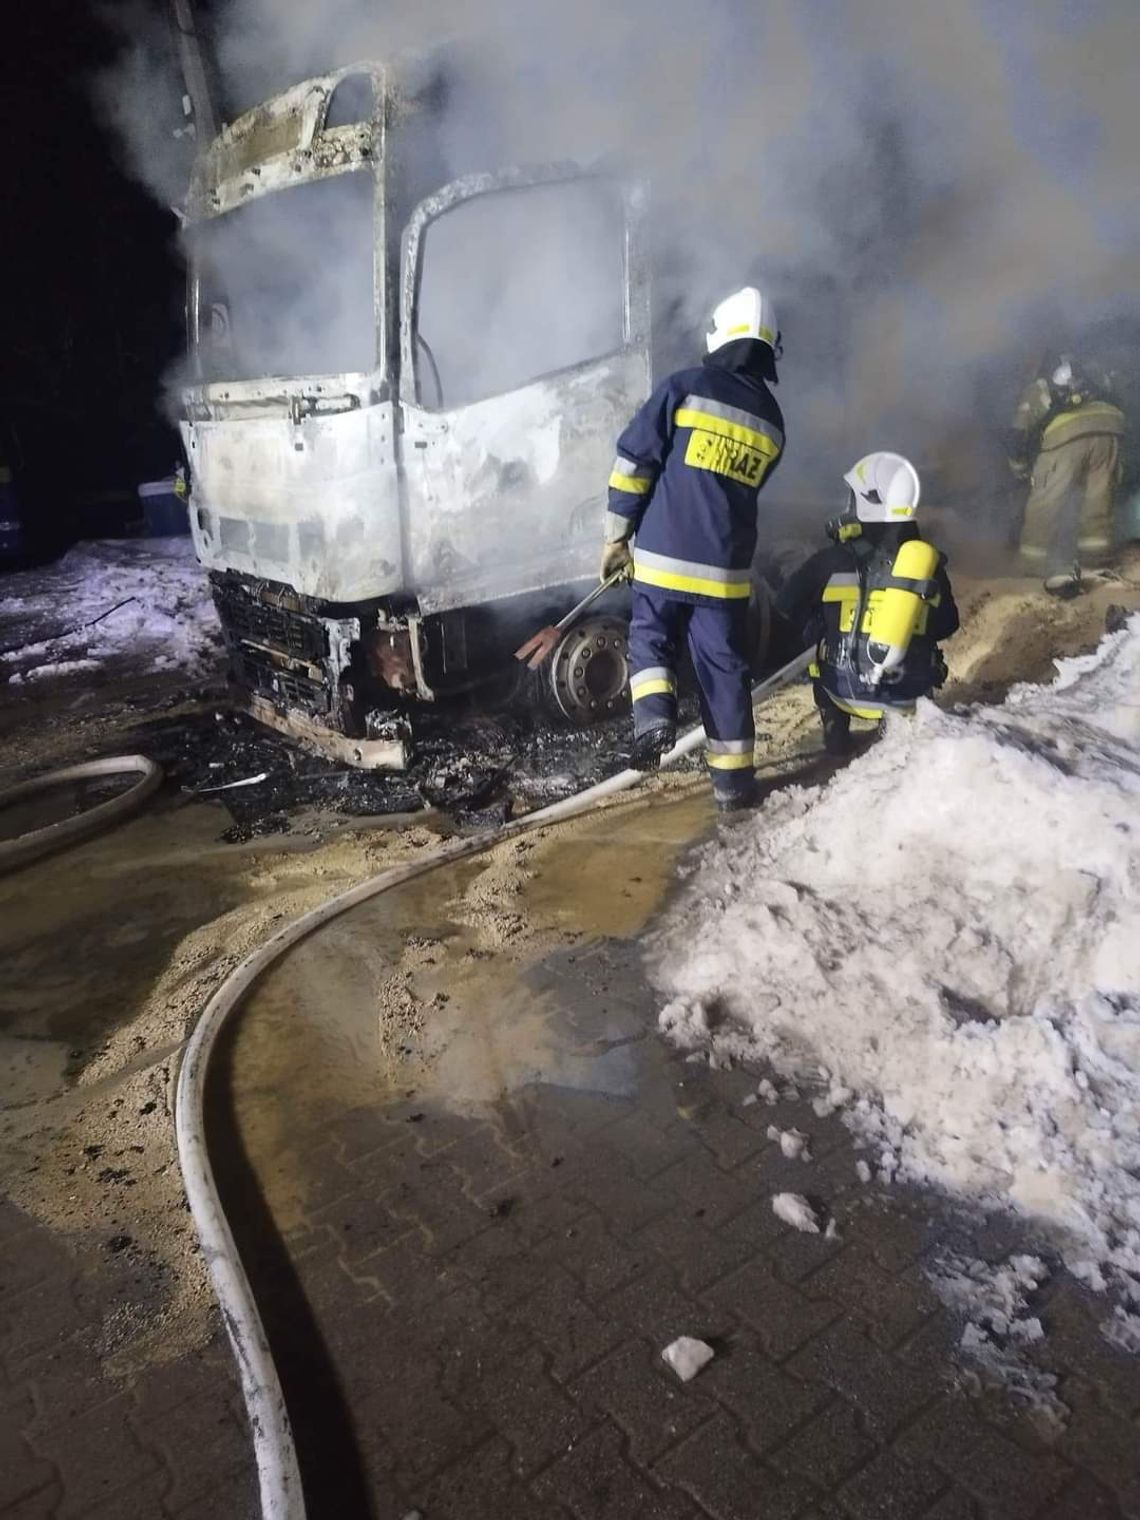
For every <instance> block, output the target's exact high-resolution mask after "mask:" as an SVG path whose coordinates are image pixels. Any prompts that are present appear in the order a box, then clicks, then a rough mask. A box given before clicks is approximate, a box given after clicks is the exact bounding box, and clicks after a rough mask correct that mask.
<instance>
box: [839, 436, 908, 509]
mask: <svg viewBox="0 0 1140 1520" xmlns="http://www.w3.org/2000/svg"><path fill="white" fill-rule="evenodd" d="M843 478H844V480H845V481H846V482H847V484H848V485H849V486H850V487H851V494H852V497H853V498H854V500H853V502H852V505H853V507H854V509H855V516H856V517H857V518H858V519H859V521H860V522H865V523H875V522H907V521H908V520H909V519H910V518H912V517H913V516H914V514H915V512H916V511H917V510H918V497H919V491H920V489H921V488H920V486H919V481H918V471H917V470H916V469H915V467H914V465H912V464H911V462H910V460H909V459H904V458H903V456H902V455H901V454H888V453H878V454H866V455H864V457H863V458H862V459H860V461H859V463H858V464H856V465H852V467H851V469H850V470H848V472H847V474H846V475H844V477H843Z"/></svg>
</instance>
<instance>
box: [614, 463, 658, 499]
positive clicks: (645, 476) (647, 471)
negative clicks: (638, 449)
mask: <svg viewBox="0 0 1140 1520" xmlns="http://www.w3.org/2000/svg"><path fill="white" fill-rule="evenodd" d="M656 479H657V469H656V466H655V465H651V464H638V462H637V460H636V459H627V458H626V457H625V455H624V454H619V455H618V456H617V458H616V459H615V460H614V462H613V464H612V465H611V466H610V490H611V491H628V492H629V494H630V495H631V496H647V495H648V494H649V492H650V491H651V490H652V489H653V482H654V481H655V480H656Z"/></svg>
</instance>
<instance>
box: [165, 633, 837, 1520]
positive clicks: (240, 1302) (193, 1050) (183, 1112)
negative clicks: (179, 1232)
mask: <svg viewBox="0 0 1140 1520" xmlns="http://www.w3.org/2000/svg"><path fill="white" fill-rule="evenodd" d="M813 653H814V651H811V650H808V651H805V652H804V653H803V654H802V655H800V656H798V657H797V658H796V659H795V660H792V661H791V663H790V664H788V665H785V666H784V667H783V669H782V670H778V671H777V672H776V673H775V674H774V675H772V676H769V677H768V679H767V680H765V681H761V682H760V683H759V684H758V685H756V686H754V687H753V689H752V697H753V702H756V701H760V700H763V698H765V697H767V696H769V695H770V694H771V693H772V692H773V691H775V690H777V688H779V687H781V686H784V685H785V684H786V683H787V682H789V681H791V680H794V679H795V677H796V676H798V675H800V674H801V673H802V672H803V671H805V670H806V669H807V666H808V663H809V661H810V660H811V658H812V655H813ZM703 740H704V729H703V728H701V727H699V726H698V727H696V728H692V729H690V730H689V731H688V732H687V733H685V734H683V735H682V736H681V738H680V739H679V740H678V741H677V743H676V744H675V745H674V746H673V748H672V749H671V750H670V751H669V752H668V754H666V755H665V756H663V757H662V760H661V764H662V765H663V766H666V765H672V764H674V763H675V762H676V761H677V760H680V759H681V758H683V757H684V756H685V755H688V754H691V753H692V751H693V750H695V749H696V748H698V746H699V745H700V744H701V743H702V742H703ZM642 777H643V772H641V771H634V770H625V771H620V772H619V773H618V774H617V775H616V776H611V777H609V778H608V780H606V781H600V782H598V783H597V785H595V786H591V787H587V788H586V790H585V791H582V792H579V793H577V795H576V796H573V797H567V798H565V799H564V800H563V801H561V802H554V803H551V804H550V805H549V806H548V807H544V808H540V809H538V811H537V812H534V813H528V814H527V815H526V817H524V818H518V819H515V820H513V821H512V822H510V823H507V824H504V825H502V826H501V827H499V828H496V829H490V830H487V831H486V832H483V833H480V834H473V835H471V836H470V837H468V838H466V839H452V840H448V841H447V842H445V843H444V844H441V845H440V846H439V848H438V849H436V850H433V851H431V853H430V854H429V855H426V856H421V857H420V858H419V859H417V860H414V861H408V862H406V863H404V864H402V865H398V866H389V867H388V869H387V870H384V871H381V872H380V874H379V875H377V876H373V877H371V878H370V879H369V880H368V881H363V882H361V883H360V884H359V885H358V886H355V887H351V888H349V890H348V891H346V892H341V893H340V894H339V895H338V896H336V897H333V898H331V899H330V900H329V901H328V902H326V903H322V904H321V906H320V907H317V908H313V909H311V910H310V911H309V912H308V913H304V914H302V915H301V917H300V918H296V919H294V920H293V921H292V923H289V924H286V925H285V926H284V927H283V928H281V929H278V931H277V933H276V934H274V935H273V936H272V937H271V938H270V939H268V940H267V941H266V942H265V943H264V944H263V945H262V946H261V947H260V948H259V949H257V950H255V951H253V953H252V954H250V955H247V956H246V958H245V960H243V961H242V962H241V963H240V965H238V966H236V967H235V968H234V970H233V971H231V972H230V974H229V976H227V977H226V979H225V981H224V982H223V983H222V984H221V986H220V987H219V988H218V989H217V990H216V991H215V992H214V994H213V996H212V997H211V998H210V1000H209V1002H208V1003H207V1004H206V1006H205V1008H204V1009H203V1011H202V1015H201V1017H200V1018H199V1020H198V1023H197V1024H196V1025H195V1028H194V1031H193V1033H192V1034H191V1036H190V1040H189V1043H188V1045H187V1047H186V1052H185V1055H184V1057H183V1060H182V1067H181V1070H180V1071H179V1074H178V1091H177V1096H176V1100H175V1110H174V1123H175V1134H176V1138H177V1142H178V1160H179V1165H180V1166H181V1168H182V1181H183V1184H184V1186H185V1188H186V1198H187V1201H188V1203H189V1205H190V1213H191V1216H192V1217H193V1220H194V1226H195V1229H196V1230H197V1232H198V1239H199V1241H200V1242H201V1246H202V1255H203V1257H204V1259H205V1262H206V1265H207V1266H208V1268H209V1270H210V1277H211V1280H212V1282H213V1285H214V1292H215V1294H216V1295H217V1299H218V1303H219V1305H220V1307H221V1311H222V1318H223V1319H224V1320H225V1325H226V1331H227V1333H228V1335H229V1338H230V1344H231V1346H232V1348H233V1353H234V1357H235V1359H236V1361H237V1364H238V1370H239V1373H240V1376H241V1387H242V1396H243V1398H244V1399H245V1406H246V1414H247V1417H248V1419H249V1427H250V1431H251V1432H252V1435H253V1447H254V1455H255V1458H256V1460H257V1476H258V1485H259V1488H260V1492H261V1513H262V1516H263V1517H264V1520H304V1516H305V1500H304V1495H303V1493H302V1490H301V1474H300V1469H299V1467H298V1465H297V1453H296V1449H295V1447H294V1445H293V1436H292V1431H291V1430H290V1426H289V1415H288V1411H287V1410H286V1408H285V1399H284V1396H283V1394H282V1391H281V1383H280V1380H279V1378H278V1376H277V1369H276V1367H275V1366H274V1364H273V1356H272V1353H271V1352H270V1349H269V1342H268V1340H267V1339H266V1335H265V1329H264V1326H263V1325H262V1323H261V1316H260V1315H259V1314H258V1311H257V1304H256V1302H255V1300H254V1297H253V1292H252V1290H251V1288H250V1285H249V1279H248V1277H247V1276H246V1273H245V1268H244V1267H243V1266H242V1262H241V1257H240V1256H239V1254H238V1250H237V1246H236V1244H235V1243H234V1238H233V1234H232V1232H231V1231H230V1227H229V1222H228V1220H227V1219H226V1215H225V1211H224V1209H223V1208H222V1201H221V1198H220V1196H219V1194H218V1188H217V1184H216V1182H215V1180H214V1174H213V1171H212V1169H211V1167H210V1157H209V1153H208V1150H207V1147H206V1133H205V1107H204V1098H205V1086H206V1072H207V1068H208V1066H209V1061H210V1054H211V1052H212V1050H213V1048H214V1045H215V1043H216V1041H217V1038H218V1035H219V1033H220V1032H221V1029H222V1026H223V1025H224V1024H225V1022H226V1020H227V1018H228V1017H229V1015H230V1014H231V1013H232V1012H233V1010H234V1009H235V1008H236V1007H237V1005H238V1003H239V1002H240V1001H241V999H242V998H243V997H244V995H245V993H246V992H247V991H248V990H249V988H250V986H251V985H252V984H253V983H254V982H255V981H256V980H257V978H258V977H259V976H260V975H261V973H262V972H263V971H265V970H267V969H268V967H269V966H271V965H272V964H273V962H274V961H275V960H276V959H277V958H278V956H280V955H282V954H283V953H284V952H285V951H286V950H288V949H289V948H290V947H291V946H293V945H295V944H296V943H297V942H298V940H301V939H304V938H305V937H306V936H307V935H309V934H311V933H312V932H313V930H314V929H318V928H319V927H320V926H321V925H322V924H326V923H328V921H329V920H330V919H332V918H337V917H339V916H340V914H342V913H347V912H348V910H349V909H350V908H355V907H356V906H357V905H358V904H360V903H363V902H367V901H368V900H369V898H372V897H377V896H379V895H380V893H382V892H387V891H390V890H391V888H393V887H398V886H401V885H403V883H405V882H408V881H414V880H415V879H416V878H417V877H419V876H425V875H426V874H427V873H428V872H429V871H433V870H435V869H436V868H437V867H439V866H443V865H447V864H449V863H450V862H453V861H456V860H463V859H464V858H466V857H467V856H470V855H477V854H479V853H481V852H482V851H483V850H488V849H490V848H491V847H492V846H493V845H496V844H501V843H502V842H503V841H504V840H506V839H510V838H512V837H514V836H516V835H519V834H524V833H527V832H529V831H530V830H531V829H536V828H541V827H543V826H544V825H545V824H550V823H558V822H560V821H561V820H562V819H564V818H572V817H574V816H576V815H577V814H579V813H584V812H588V811H589V810H590V809H591V808H592V807H594V806H595V805H596V804H597V803H599V802H601V801H602V799H603V798H605V797H609V796H612V795H613V794H614V793H615V792H622V791H626V790H628V789H629V788H630V787H631V786H634V785H635V784H636V783H637V782H638V781H640V780H641V779H642Z"/></svg>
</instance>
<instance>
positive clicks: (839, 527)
mask: <svg viewBox="0 0 1140 1520" xmlns="http://www.w3.org/2000/svg"><path fill="white" fill-rule="evenodd" d="M843 478H844V480H845V481H846V482H847V486H848V501H847V510H846V512H844V514H843V516H842V517H839V518H836V519H835V520H834V521H832V522H830V523H828V525H827V531H828V535H829V536H830V537H831V539H832V540H833V541H832V543H831V544H830V545H829V546H828V547H827V548H826V549H820V550H819V551H818V552H817V553H815V554H813V555H812V557H811V558H810V559H809V560H808V561H807V563H806V564H805V565H803V566H801V568H800V569H799V570H797V571H796V572H795V574H794V575H792V576H790V577H789V579H788V580H787V581H786V582H785V583H784V585H783V586H782V587H781V589H780V593H779V595H778V597H777V598H776V613H777V616H778V618H779V619H780V620H781V622H782V624H783V630H782V631H783V634H784V637H785V638H787V639H788V641H789V642H792V641H794V648H795V649H802V648H803V647H804V645H805V644H808V643H812V642H815V643H816V644H817V645H818V650H817V654H816V663H815V664H814V665H813V666H812V667H811V675H812V679H813V684H814V691H815V702H816V706H817V707H818V708H819V715H820V718H821V720H822V722H823V742H824V748H825V749H826V750H827V752H828V754H829V755H844V754H847V753H848V752H849V750H850V747H851V720H852V718H864V719H869V720H870V721H872V722H881V721H882V719H883V718H884V717H885V716H886V714H887V713H888V712H901V713H911V712H913V711H914V704H915V702H916V700H917V699H918V698H919V697H924V696H928V695H929V694H930V692H931V691H932V690H933V688H934V687H936V686H941V684H942V682H943V680H945V676H946V666H945V663H944V661H943V659H942V654H941V651H940V650H939V648H938V641H939V640H940V639H946V638H949V637H950V635H951V634H952V633H954V632H955V631H956V629H957V627H958V608H957V606H956V605H955V603H954V594H953V592H952V590H951V589H950V579H949V577H948V575H947V574H946V557H945V555H943V554H940V553H939V552H938V550H937V549H935V548H934V546H933V545H932V544H929V543H927V542H926V541H925V540H924V539H923V538H922V537H921V536H920V534H919V531H918V528H917V526H916V524H915V520H914V519H915V513H916V511H917V508H918V498H919V489H920V488H919V480H918V473H917V471H916V470H915V468H914V466H913V465H912V464H911V463H910V461H909V460H906V459H904V458H903V457H902V455H901V454H889V453H878V454H868V455H867V456H866V458H864V459H861V460H860V461H859V463H858V464H857V465H855V466H854V468H853V469H851V470H850V471H849V473H848V474H847V475H845V476H844V477H843Z"/></svg>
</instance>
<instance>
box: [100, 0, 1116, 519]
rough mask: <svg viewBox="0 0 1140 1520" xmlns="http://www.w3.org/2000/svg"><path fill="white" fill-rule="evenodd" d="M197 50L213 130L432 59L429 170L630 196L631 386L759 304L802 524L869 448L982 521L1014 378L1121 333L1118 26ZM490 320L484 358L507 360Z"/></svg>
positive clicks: (371, 15)
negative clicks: (297, 90) (645, 367)
mask: <svg viewBox="0 0 1140 1520" xmlns="http://www.w3.org/2000/svg"><path fill="white" fill-rule="evenodd" d="M215 24H216V32H217V40H218V56H219V61H220V65H221V70H222V74H223V78H224V82H225V87H226V92H227V100H228V105H229V109H230V114H232V113H233V112H234V111H236V110H241V109H246V108H249V107H250V106H252V105H253V104H255V103H256V102H258V101H259V100H261V99H264V98H265V97H266V96H267V95H269V94H271V93H273V92H275V91H277V90H279V89H281V88H283V87H285V86H286V85H288V84H291V83H294V82H296V81H297V80H298V79H301V78H304V77H306V76H309V75H312V74H315V73H320V72H324V71H326V70H328V69H331V68H333V67H338V66H342V65H344V64H347V63H350V62H354V61H359V60H362V59H368V58H387V57H391V56H392V55H393V54H395V53H397V52H401V51H404V50H407V49H427V48H431V47H433V46H434V45H436V44H438V43H440V42H441V41H443V40H445V39H450V38H456V39H461V41H462V51H461V53H460V54H459V55H458V56H461V57H462V59H463V64H462V68H461V70H460V71H459V73H458V74H456V75H454V76H453V78H452V80H451V82H450V88H449V93H448V97H447V103H446V113H445V116H444V119H443V122H442V125H441V137H440V148H441V152H442V156H443V159H444V160H445V162H446V166H447V168H448V170H449V171H450V172H451V173H455V174H458V173H460V172H465V171H468V170H472V169H500V168H503V167H505V166H507V165H509V164H511V163H516V162H522V163H528V164H534V163H539V162H549V161H555V160H562V159H575V160H578V161H582V162H593V161H598V160H602V161H606V162H609V163H613V164H615V165H616V166H618V167H620V168H621V169H622V170H624V171H628V172H629V173H631V174H634V175H638V176H641V177H644V178H645V179H646V180H647V181H648V182H649V184H650V186H651V193H652V200H653V207H654V213H653V229H654V246H653V254H654V266H655V292H654V299H655V306H656V311H657V314H658V318H659V328H658V338H659V352H658V361H659V366H660V365H666V364H673V363H678V362H692V361H693V360H695V359H696V357H697V356H698V354H699V352H700V350H701V347H702V341H701V335H702V333H703V331H704V328H705V326H706V325H707V314H708V311H709V309H710V308H711V306H712V305H713V304H714V303H715V301H716V300H717V299H718V298H719V297H720V296H722V295H723V294H724V293H726V292H727V291H728V290H730V289H732V288H734V287H736V286H738V285H740V284H742V283H744V282H746V281H752V282H755V283H759V284H762V285H764V286H765V287H766V288H767V289H768V290H769V291H770V293H771V294H772V295H773V297H774V298H775V300H776V301H777V303H778V307H779V310H780V312H781V318H782V325H783V330H784V335H785V341H786V345H787V358H786V360H785V362H784V364H783V366H782V369H781V380H782V382H783V383H782V388H781V400H782V402H783V404H784V406H785V410H786V413H787V415H788V422H789V442H790V448H789V455H788V459H787V463H786V465H785V466H784V468H783V470H782V472H781V476H780V491H781V492H782V493H784V494H789V493H790V494H791V495H792V496H797V495H799V496H805V497H806V496H810V495H812V494H813V493H814V494H815V496H816V498H817V499H819V493H820V491H821V490H822V489H825V490H827V492H828V493H829V494H830V493H831V491H832V486H831V482H832V481H833V480H835V479H836V477H837V475H838V473H839V472H840V471H841V470H842V468H844V467H846V465H848V464H849V463H850V460H851V458H852V457H854V456H856V455H858V454H860V453H862V452H864V451H866V450H868V449H870V448H878V447H890V448H893V449H897V450H900V451H902V452H904V453H907V454H910V455H911V456H912V457H915V458H916V459H917V460H919V461H920V462H921V463H922V464H924V465H926V466H928V467H929V468H930V469H931V472H932V474H931V478H932V479H933V480H934V481H936V482H937V481H939V479H940V477H939V474H938V471H939V469H944V470H945V471H946V472H947V473H946V474H944V475H943V477H942V479H943V481H946V480H948V479H950V478H951V477H952V479H953V484H954V487H955V489H956V491H957V493H958V494H959V495H961V494H962V493H963V492H964V491H971V492H976V493H978V496H979V501H978V506H977V512H978V516H979V518H981V517H984V516H986V515H990V514H992V502H991V499H992V497H993V495H994V494H995V492H997V491H999V490H1000V489H1001V481H1000V479H999V477H998V474H997V471H998V468H999V454H1000V440H1001V434H1002V431H1003V430H1004V427H1005V425H1006V423H1007V421H1008V415H1009V412H1010V411H1011V410H1012V404H1013V401H1014V399H1015V392H1016V389H1017V388H1018V386H1019V385H1020V383H1021V382H1022V381H1023V380H1024V378H1025V371H1026V369H1027V368H1032V366H1033V365H1034V364H1035V363H1036V361H1037V359H1038V358H1039V356H1040V354H1041V352H1042V350H1043V349H1044V348H1046V347H1047V346H1048V345H1049V344H1050V343H1052V342H1057V341H1059V340H1060V339H1061V338H1062V337H1066V338H1069V339H1071V338H1072V336H1073V335H1079V334H1080V333H1081V332H1082V331H1084V330H1087V329H1088V328H1089V327H1090V325H1092V324H1094V323H1097V322H1101V321H1103V320H1104V319H1105V318H1107V317H1114V316H1118V315H1126V314H1128V313H1129V310H1130V307H1131V305H1132V303H1133V299H1134V298H1133V295H1132V293H1133V292H1134V291H1135V290H1136V289H1137V286H1138V283H1140V205H1138V204H1137V199H1136V197H1135V194H1134V189H1135V171H1134V167H1133V164H1134V151H1135V148H1134V145H1135V143H1136V142H1137V141H1138V140H1140V7H1138V6H1137V5H1136V4H1135V0H956V3H955V4H954V5H939V6H934V5H931V4H925V3H915V0H767V3H766V4H765V5H763V6H762V7H761V6H754V7H745V6H744V5H742V4H740V3H738V0H706V3H705V4H703V5H698V6H693V5H688V4H680V3H678V0H611V3H606V4H603V3H602V0H578V3H576V4H574V5H567V4H566V3H565V0H474V3H471V4H462V3H460V0H398V3H396V4H380V3H378V0H325V3H322V4H320V5H314V4H313V3H312V0H230V3H229V4H228V5H224V6H223V8H222V9H221V11H220V12H219V13H218V14H217V16H216V17H215ZM132 103H133V104H134V106H135V107H136V108H137V109H136V111H135V113H134V138H135V141H136V143H137V142H138V141H139V140H140V136H141V137H142V138H144V139H149V138H150V137H151V136H152V135H153V134H152V132H151V130H150V127H151V123H153V120H154V112H153V108H152V104H151V102H150V99H149V77H148V76H147V74H146V71H145V70H144V69H140V66H139V64H138V62H137V61H136V62H135V63H134V64H133V65H132V69H131V70H128V71H126V72H124V74H123V75H122V77H121V80H120V83H119V87H118V90H117V94H116V115H117V119H118V120H119V122H120V123H122V122H123V121H124V120H125V119H128V118H130V116H131V107H132ZM140 129H141V131H140ZM139 156H140V155H139V154H138V153H137V152H136V155H135V157H136V162H137V161H138V159H139ZM148 169H149V171H151V172H149V173H148V177H149V179H150V180H151V182H154V179H155V175H154V173H153V172H152V171H153V169H154V161H153V159H152V160H151V161H150V162H149V165H148ZM515 253H516V255H517V258H516V264H517V266H518V267H520V268H522V267H525V263H526V248H525V246H523V247H521V248H517V249H516V250H515ZM578 289H579V296H580V297H581V296H582V294H583V287H581V286H579V287H578ZM597 295H598V299H599V302H600V301H601V300H602V299H603V297H604V295H605V293H604V292H602V291H601V290H599V291H598V292H597ZM585 296H586V298H587V299H588V298H589V296H590V292H589V289H588V287H586V288H585ZM493 315H494V314H493V312H492V311H488V310H486V309H484V310H483V311H482V312H481V323H480V336H481V338H483V340H484V341H485V342H487V343H493V344H497V345H501V346H502V347H503V348H504V349H505V350H508V351H509V349H510V345H511V344H512V343H514V342H521V341H523V337H524V333H523V332H522V331H521V330H520V328H519V325H518V324H517V323H514V324H511V323H508V322H503V323H501V324H496V323H495V322H494V321H493ZM283 320H286V318H285V317H284V315H283ZM504 368H505V370H507V371H509V370H510V368H511V365H510V362H509V361H506V362H505V364H504ZM928 499H929V498H928ZM824 500H826V498H824ZM822 505H823V501H821V506H822Z"/></svg>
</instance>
